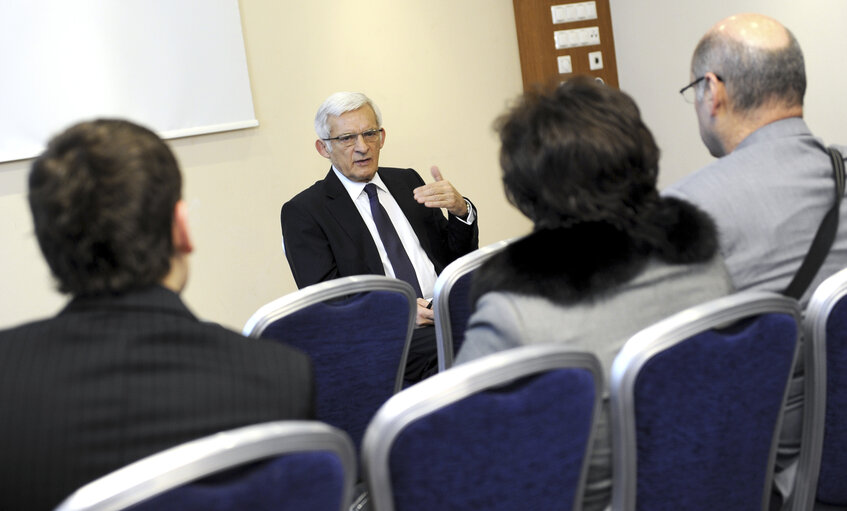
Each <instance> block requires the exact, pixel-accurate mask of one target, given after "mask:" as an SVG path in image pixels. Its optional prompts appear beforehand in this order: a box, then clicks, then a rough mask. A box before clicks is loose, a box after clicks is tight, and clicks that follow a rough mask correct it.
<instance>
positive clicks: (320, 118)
mask: <svg viewBox="0 0 847 511" xmlns="http://www.w3.org/2000/svg"><path fill="white" fill-rule="evenodd" d="M365 105H368V106H370V107H371V109H372V110H373V112H374V115H375V116H376V123H377V126H378V127H382V114H381V113H380V112H379V108H378V107H377V106H376V104H375V103H374V102H373V101H371V99H370V98H369V97H367V96H365V95H364V94H362V93H361V92H336V93H335V94H333V95H331V96H330V97H328V98H326V101H324V102H323V104H322V105H321V107H320V108H318V113H317V114H315V133H317V134H318V138H321V139H326V138H329V117H330V116H334V117H338V116H340V115H341V114H343V113H346V112H352V111H353V110H358V109H360V108H362V107H363V106H365Z"/></svg>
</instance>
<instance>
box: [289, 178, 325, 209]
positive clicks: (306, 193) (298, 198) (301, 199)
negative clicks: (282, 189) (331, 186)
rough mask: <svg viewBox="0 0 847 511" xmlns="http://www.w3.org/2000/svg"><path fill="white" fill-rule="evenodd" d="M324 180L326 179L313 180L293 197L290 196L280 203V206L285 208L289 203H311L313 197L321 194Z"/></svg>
mask: <svg viewBox="0 0 847 511" xmlns="http://www.w3.org/2000/svg"><path fill="white" fill-rule="evenodd" d="M325 181H326V178H324V179H321V180H319V181H315V182H314V183H313V184H312V185H310V186H309V187H308V188H306V189H305V190H303V191H301V192H299V193H297V194H296V195H295V196H294V197H292V198H290V199H289V200H288V201H286V202H285V203H284V204H283V205H282V207H283V208H286V207H289V206H290V205H301V204H308V203H311V202H312V201H314V199H315V198H316V197H320V196H321V195H322V194H323V191H324V182H325Z"/></svg>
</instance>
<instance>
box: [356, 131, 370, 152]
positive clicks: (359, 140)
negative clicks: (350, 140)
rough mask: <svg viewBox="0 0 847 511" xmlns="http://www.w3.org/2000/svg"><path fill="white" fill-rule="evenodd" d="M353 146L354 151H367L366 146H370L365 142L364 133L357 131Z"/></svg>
mask: <svg viewBox="0 0 847 511" xmlns="http://www.w3.org/2000/svg"><path fill="white" fill-rule="evenodd" d="M353 147H355V149H356V152H358V153H366V152H368V147H370V146H368V143H367V142H365V135H363V134H362V133H359V134H358V135H356V142H355V143H354V145H353Z"/></svg>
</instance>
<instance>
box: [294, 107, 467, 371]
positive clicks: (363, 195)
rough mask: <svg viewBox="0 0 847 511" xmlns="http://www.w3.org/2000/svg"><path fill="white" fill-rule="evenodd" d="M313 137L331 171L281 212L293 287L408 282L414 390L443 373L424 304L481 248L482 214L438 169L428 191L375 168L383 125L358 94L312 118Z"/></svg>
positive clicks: (413, 178) (405, 174) (402, 172)
mask: <svg viewBox="0 0 847 511" xmlns="http://www.w3.org/2000/svg"><path fill="white" fill-rule="evenodd" d="M315 132H316V133H317V135H318V139H317V140H316V141H315V148H316V149H317V151H318V153H319V154H320V155H321V156H323V157H324V158H326V159H328V160H329V161H330V162H331V164H332V168H330V170H329V173H328V174H327V175H326V177H325V178H324V179H323V180H322V181H318V182H316V183H315V184H314V185H312V186H311V187H309V188H308V189H306V190H304V191H303V192H301V193H299V194H298V195H297V196H295V197H294V198H293V199H291V200H290V201H288V202H286V203H285V204H284V205H283V206H282V212H281V223H282V234H283V239H284V244H285V255H286V257H287V259H288V264H289V266H291V272H292V273H293V274H294V280H295V281H296V282H297V286H298V287H300V288H302V287H305V286H309V285H312V284H316V283H318V282H323V281H326V280H330V279H335V278H338V277H347V276H350V275H361V274H377V275H388V276H390V277H397V278H399V279H402V280H404V281H406V282H409V284H411V285H412V288H413V289H415V292H416V293H417V295H418V314H417V324H418V328H417V329H415V332H414V334H413V339H412V345H411V347H410V351H409V361H408V364H407V365H406V379H407V380H409V381H418V380H420V379H422V378H424V377H426V376H428V375H429V374H431V373H433V372H434V371H435V370H436V369H437V360H436V348H435V332H434V329H433V328H432V324H433V312H432V309H430V308H428V307H427V303H428V300H427V299H429V298H432V292H433V286H434V284H435V279H436V276H437V275H438V274H439V273H441V270H443V269H444V267H445V266H447V265H448V264H449V263H451V262H453V260H455V259H456V258H458V257H460V256H462V255H464V254H467V253H468V252H471V251H472V250H474V249H476V248H477V247H478V245H479V231H478V228H477V222H476V212H475V211H474V208H473V205H472V204H471V203H470V201H468V200H467V199H465V198H464V197H462V195H461V194H460V193H459V192H458V191H457V190H456V189H455V188H454V187H453V185H452V184H451V183H450V182H449V181H447V180H445V179H443V177H442V175H441V172H440V171H439V170H438V167H432V169H431V172H432V176H433V178H434V179H435V181H434V182H432V183H428V184H425V183H424V181H423V179H421V177H420V176H419V175H418V173H417V172H415V171H414V170H412V169H396V168H388V167H380V166H379V152H380V149H382V146H383V144H384V143H385V129H384V128H383V127H382V115H381V114H380V111H379V108H377V106H376V104H375V103H374V102H373V101H371V100H370V98H368V97H367V96H365V95H364V94H362V93H359V92H337V93H335V94H333V95H331V96H330V97H329V98H327V99H326V101H324V103H323V104H322V105H321V106H320V108H319V109H318V112H317V114H316V115H315ZM441 209H445V210H446V211H447V213H448V215H447V218H445V217H444V214H443V213H442V212H441ZM382 218H384V221H383V220H382Z"/></svg>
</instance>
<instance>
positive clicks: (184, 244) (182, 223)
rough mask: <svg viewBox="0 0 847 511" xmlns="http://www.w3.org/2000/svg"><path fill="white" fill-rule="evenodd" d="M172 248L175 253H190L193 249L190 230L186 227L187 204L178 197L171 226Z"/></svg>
mask: <svg viewBox="0 0 847 511" xmlns="http://www.w3.org/2000/svg"><path fill="white" fill-rule="evenodd" d="M171 231H172V232H171V236H172V237H173V245H174V250H175V251H176V253H177V254H190V253H191V252H193V251H194V244H193V243H192V242H191V232H190V231H189V229H188V204H186V203H185V201H184V200H182V199H180V200H179V201H177V203H176V206H174V221H173V226H171Z"/></svg>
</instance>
